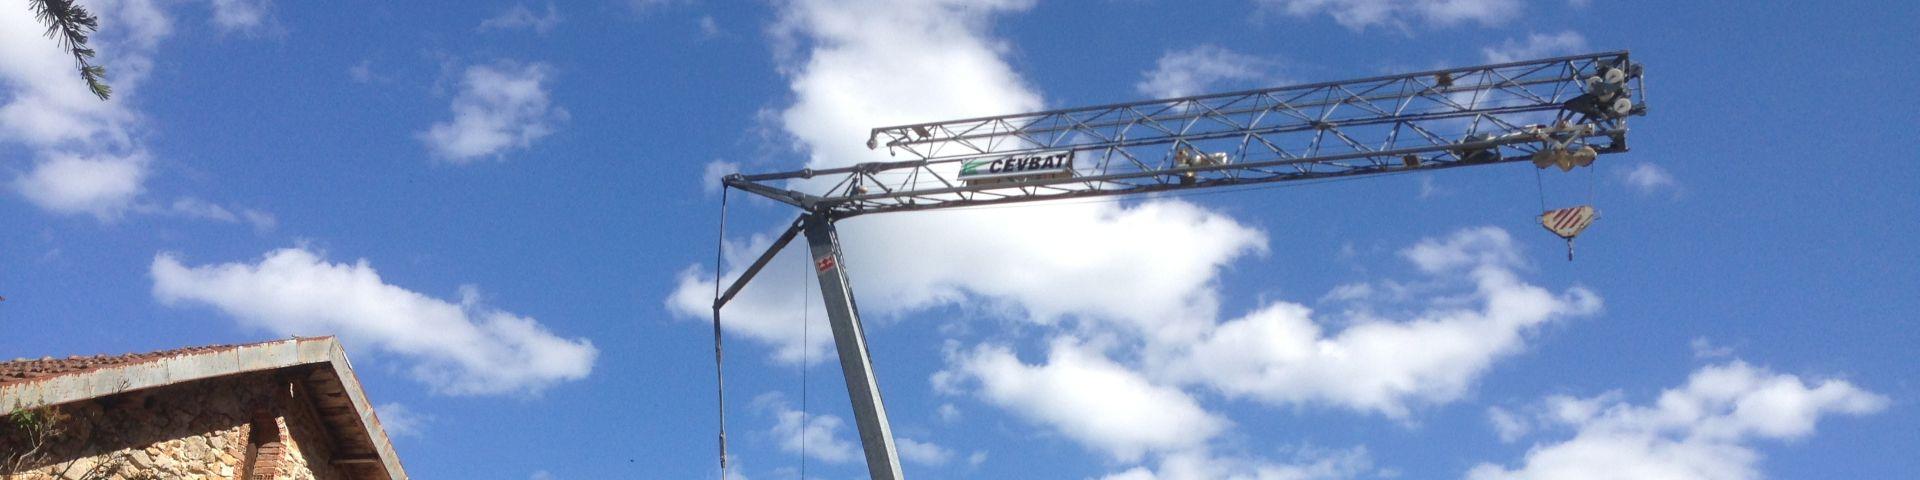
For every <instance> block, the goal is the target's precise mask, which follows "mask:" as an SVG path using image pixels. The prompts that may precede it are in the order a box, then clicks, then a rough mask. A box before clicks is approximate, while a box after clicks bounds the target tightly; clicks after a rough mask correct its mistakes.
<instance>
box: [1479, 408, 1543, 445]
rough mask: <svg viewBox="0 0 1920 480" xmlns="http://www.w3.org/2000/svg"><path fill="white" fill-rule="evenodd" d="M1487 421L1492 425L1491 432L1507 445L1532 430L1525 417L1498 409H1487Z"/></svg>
mask: <svg viewBox="0 0 1920 480" xmlns="http://www.w3.org/2000/svg"><path fill="white" fill-rule="evenodd" d="M1487 421H1488V422H1491V423H1492V424H1493V431H1494V433H1495V434H1497V435H1499V436H1500V441H1502V442H1507V443H1512V442H1514V441H1516V440H1519V439H1520V437H1522V436H1525V435H1526V434H1527V432H1528V431H1529V430H1532V429H1533V426H1532V425H1531V424H1528V423H1527V419H1526V418H1525V417H1522V416H1520V415H1516V414H1514V413H1513V412H1509V411H1507V409H1504V408H1500V407H1487Z"/></svg>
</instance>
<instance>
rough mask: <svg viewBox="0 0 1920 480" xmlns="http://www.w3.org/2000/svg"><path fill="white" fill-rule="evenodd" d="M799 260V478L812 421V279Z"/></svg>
mask: <svg viewBox="0 0 1920 480" xmlns="http://www.w3.org/2000/svg"><path fill="white" fill-rule="evenodd" d="M801 258H802V261H801V262H800V263H801V265H800V478H803V479H804V478H807V435H806V432H807V424H809V423H812V422H813V410H810V409H808V408H807V360H808V358H807V354H808V353H810V352H808V350H809V349H811V348H812V343H810V342H812V340H813V339H812V326H813V302H810V301H807V300H808V295H809V293H810V292H811V290H812V287H813V281H812V279H811V278H808V274H810V273H811V272H809V271H808V270H807V267H809V265H807V264H806V261H805V258H806V257H801Z"/></svg>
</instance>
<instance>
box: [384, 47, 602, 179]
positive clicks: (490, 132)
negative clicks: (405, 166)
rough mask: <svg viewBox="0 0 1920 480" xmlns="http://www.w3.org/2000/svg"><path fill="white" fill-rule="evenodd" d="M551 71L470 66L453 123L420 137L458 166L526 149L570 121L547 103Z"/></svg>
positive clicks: (504, 64) (505, 63)
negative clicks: (561, 124) (482, 158)
mask: <svg viewBox="0 0 1920 480" xmlns="http://www.w3.org/2000/svg"><path fill="white" fill-rule="evenodd" d="M552 70H553V69H552V67H549V66H547V64H544V63H531V64H521V63H518V62H513V61H509V60H502V61H499V62H495V63H493V64H489V65H474V66H471V67H467V70H466V73H465V74H464V75H463V76H462V79H461V82H460V94H459V95H458V96H456V97H454V99H453V119H452V120H451V121H447V122H441V123H435V124H433V126H432V127H430V128H428V129H427V131H425V132H420V133H419V135H418V137H419V138H420V140H421V141H422V142H426V144H427V146H428V147H429V149H431V150H432V151H433V154H434V156H436V157H438V158H441V159H443V160H446V161H449V162H452V163H456V164H466V163H471V162H473V161H475V160H476V159H478V158H480V157H486V156H499V155H502V154H504V153H505V152H506V151H507V150H511V149H516V148H520V149H524V148H527V147H528V146H531V145H532V144H533V142H534V141H535V140H539V139H540V138H541V137H545V136H547V135H548V134H551V133H553V131H554V130H555V129H557V128H558V125H559V124H560V123H562V122H565V121H566V120H567V110H566V109H564V108H561V107H557V106H554V105H553V102H552V100H550V99H549V98H548V90H549V88H550V86H549V85H548V81H549V79H550V78H551V77H552V76H553V73H552Z"/></svg>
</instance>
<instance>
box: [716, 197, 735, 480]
mask: <svg viewBox="0 0 1920 480" xmlns="http://www.w3.org/2000/svg"><path fill="white" fill-rule="evenodd" d="M729 193H732V186H728V185H722V186H721V187H720V233H719V235H718V236H716V237H715V239H714V246H713V384H714V396H715V398H716V400H715V405H717V406H718V408H717V410H719V425H720V478H721V479H722V480H725V479H726V478H727V377H726V374H725V370H724V369H723V367H722V365H723V364H722V363H721V361H722V359H723V358H724V357H723V355H721V349H720V346H721V344H720V277H721V275H720V269H721V268H724V266H723V265H722V264H721V262H723V261H724V260H725V258H726V250H727V197H728V194H729Z"/></svg>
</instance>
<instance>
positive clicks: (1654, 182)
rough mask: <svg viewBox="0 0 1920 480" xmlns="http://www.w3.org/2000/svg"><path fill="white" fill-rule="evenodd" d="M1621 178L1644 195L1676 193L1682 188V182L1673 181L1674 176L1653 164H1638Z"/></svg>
mask: <svg viewBox="0 0 1920 480" xmlns="http://www.w3.org/2000/svg"><path fill="white" fill-rule="evenodd" d="M1621 177H1622V178H1623V179H1625V180H1626V182H1627V185H1628V186H1631V187H1633V188H1634V189H1635V190H1639V191H1640V193H1642V194H1653V193H1657V192H1660V191H1676V190H1678V189H1679V188H1680V182H1678V181H1675V180H1674V179H1673V174H1671V173H1667V169H1664V168H1660V166H1659V165H1654V164H1651V163H1645V162H1642V163H1639V164H1636V165H1634V166H1633V168H1632V169H1629V170H1626V171H1625V172H1624V173H1622V174H1621Z"/></svg>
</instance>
